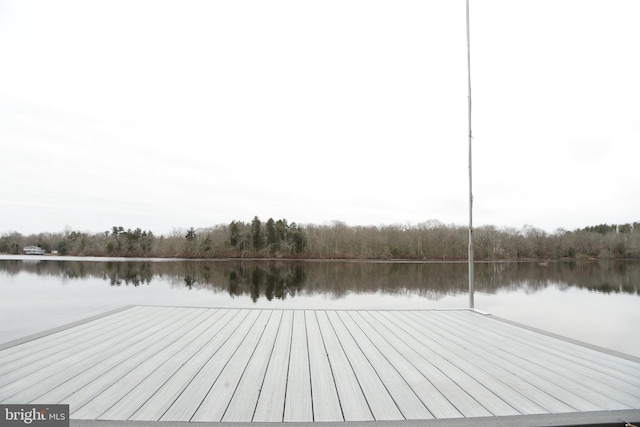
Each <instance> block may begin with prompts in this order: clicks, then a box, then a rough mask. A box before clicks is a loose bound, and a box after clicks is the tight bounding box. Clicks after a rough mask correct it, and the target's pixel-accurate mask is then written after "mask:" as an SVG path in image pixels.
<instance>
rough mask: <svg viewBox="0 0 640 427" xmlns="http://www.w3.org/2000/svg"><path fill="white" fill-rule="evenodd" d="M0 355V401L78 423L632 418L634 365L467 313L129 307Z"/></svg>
mask: <svg viewBox="0 0 640 427" xmlns="http://www.w3.org/2000/svg"><path fill="white" fill-rule="evenodd" d="M3 347H4V348H3ZM0 349H1V350H0V402H2V403H23V404H24V403H47V404H51V403H67V404H69V405H70V410H71V418H72V419H77V420H137V421H141V420H147V421H208V422H220V421H222V422H227V421H231V422H235V421H243V422H260V421H262V422H283V421H284V422H292V421H301V422H307V421H309V422H310V421H338V422H339V421H373V420H378V421H381V420H429V419H458V418H470V417H492V416H518V415H530V414H571V413H583V412H587V411H624V410H638V409H640V362H638V360H637V359H635V358H632V357H629V358H624V357H619V356H618V355H616V354H611V353H608V352H601V351H598V350H596V349H593V348H589V347H585V346H581V345H578V344H576V343H573V342H570V341H567V340H563V339H559V338H556V337H552V336H549V335H545V334H541V333H537V332H535V331H531V330H529V329H526V328H522V327H519V326H517V325H513V324H510V323H508V322H504V321H501V320H499V319H495V318H493V317H492V316H487V315H483V314H480V313H477V312H474V311H470V310H438V311H324V310H259V309H247V310H242V309H206V308H176V307H146V306H136V307H130V308H128V309H126V310H122V311H119V312H117V313H113V314H110V315H107V316H104V317H100V318H97V319H93V320H90V321H88V322H86V323H81V324H77V325H74V326H72V327H69V328H65V329H62V330H59V331H56V332H53V333H50V334H46V335H44V336H41V337H38V338H36V339H32V340H30V341H26V342H22V343H12V344H9V345H5V346H2V347H0Z"/></svg>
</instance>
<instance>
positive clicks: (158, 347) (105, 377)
mask: <svg viewBox="0 0 640 427" xmlns="http://www.w3.org/2000/svg"><path fill="white" fill-rule="evenodd" d="M180 311H183V313H184V315H183V316H178V319H177V320H175V321H174V322H173V323H172V324H170V325H169V326H167V327H166V328H165V330H163V331H162V332H161V333H160V334H155V335H153V336H152V339H150V340H149V342H146V343H144V344H142V343H140V344H138V345H133V346H131V347H130V348H128V349H125V350H123V351H122V352H121V353H120V354H119V355H118V359H120V362H119V363H117V364H110V365H109V369H108V370H105V369H104V367H101V368H100V369H99V371H100V372H101V375H100V376H99V377H98V378H96V379H94V380H93V381H92V382H90V383H88V384H86V385H85V386H84V387H82V389H81V390H82V392H81V393H78V392H77V390H70V391H71V393H72V394H71V395H69V396H67V398H65V399H64V401H65V403H68V404H69V407H70V408H71V411H72V412H71V414H72V415H71V416H72V417H74V418H78V419H79V417H78V416H76V415H75V412H77V411H79V410H81V409H82V407H83V406H84V405H86V404H88V403H89V402H90V401H91V400H93V399H95V398H96V397H97V396H99V395H100V394H102V393H103V392H104V391H105V390H107V389H109V387H111V385H112V384H114V383H115V382H117V381H118V380H119V379H120V378H122V377H123V376H125V375H127V374H128V373H129V372H130V371H132V370H134V369H136V367H138V366H139V365H140V364H142V363H143V362H144V361H145V360H148V359H149V358H150V357H153V355H154V354H156V353H157V352H159V351H162V350H163V349H164V348H166V347H167V346H169V345H171V344H172V343H173V342H174V341H176V340H178V339H180V337H182V336H183V335H184V331H185V328H186V326H187V325H189V323H190V322H191V321H193V319H197V318H199V317H200V316H202V313H201V312H200V313H199V310H198V309H180ZM141 344H142V345H141ZM105 409H106V408H105ZM103 410H104V409H103ZM95 416H96V414H93V413H92V414H90V415H88V416H87V418H89V419H93V418H95Z"/></svg>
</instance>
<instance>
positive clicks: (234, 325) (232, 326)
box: [128, 310, 250, 421]
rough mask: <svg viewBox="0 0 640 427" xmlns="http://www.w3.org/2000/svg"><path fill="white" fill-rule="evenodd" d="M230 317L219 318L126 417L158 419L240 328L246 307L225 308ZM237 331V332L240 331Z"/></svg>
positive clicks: (246, 315)
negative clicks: (200, 345)
mask: <svg viewBox="0 0 640 427" xmlns="http://www.w3.org/2000/svg"><path fill="white" fill-rule="evenodd" d="M227 311H228V312H229V314H230V316H231V317H230V318H227V317H225V319H224V321H221V322H219V325H218V328H217V329H218V332H217V333H216V335H215V336H214V337H213V339H211V341H209V342H208V343H206V345H205V346H204V347H203V348H202V349H201V350H200V351H199V352H198V353H196V354H195V355H194V356H193V357H192V358H191V359H189V360H188V361H187V362H185V363H184V365H182V366H180V367H179V369H178V370H177V371H176V372H175V374H173V375H172V376H171V378H169V379H168V380H167V381H166V382H165V383H164V384H162V385H161V386H160V387H159V388H158V389H157V390H155V391H154V392H153V394H152V396H151V397H149V398H148V399H147V401H146V402H145V403H144V404H143V405H142V406H141V407H140V409H138V410H137V411H136V412H135V413H134V414H133V415H131V416H130V417H129V418H128V419H129V420H132V421H158V420H160V418H161V417H162V416H163V415H164V413H165V412H166V411H167V408H169V407H170V406H171V405H172V404H173V403H174V402H175V401H176V400H177V399H178V397H179V396H180V395H181V394H182V393H183V391H184V390H185V388H187V386H188V385H189V384H190V383H191V382H192V381H193V380H194V379H195V377H196V376H197V375H198V373H199V372H200V371H201V370H202V369H203V368H204V367H205V365H206V364H207V363H208V362H209V360H210V359H211V358H213V357H214V356H215V354H216V353H217V352H218V351H219V350H220V349H221V348H223V345H224V343H225V342H226V341H227V340H229V339H230V338H231V337H232V336H233V335H235V334H237V333H238V330H241V325H242V324H243V322H244V321H245V320H246V319H247V317H248V316H249V313H250V312H249V310H227ZM240 333H241V332H240Z"/></svg>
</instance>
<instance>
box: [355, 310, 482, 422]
mask: <svg viewBox="0 0 640 427" xmlns="http://www.w3.org/2000/svg"><path fill="white" fill-rule="evenodd" d="M367 315H368V316H367V317H370V318H371V317H372V316H371V313H367ZM363 319H364V320H365V322H367V323H368V324H369V326H370V327H371V328H373V329H374V330H377V329H376V327H375V325H374V324H373V323H372V321H373V322H376V323H379V324H380V326H381V327H382V328H384V329H387V331H388V333H390V334H393V331H391V330H390V329H389V328H387V327H386V325H384V324H382V323H380V321H379V320H378V319H375V318H371V321H370V320H367V319H366V318H364V316H363ZM380 336H381V338H382V339H383V340H385V341H386V342H387V344H389V346H390V347H391V348H394V349H396V347H395V346H394V345H393V344H391V343H390V342H389V340H388V339H387V338H386V337H385V336H383V335H382V334H380ZM398 339H400V338H399V337H398ZM400 341H402V343H403V344H405V345H406V346H407V347H409V348H411V346H410V345H409V344H407V343H406V342H405V341H403V340H402V339H400ZM396 351H398V353H399V354H400V356H402V358H403V359H404V360H406V361H407V363H408V364H409V365H411V366H413V368H414V369H415V370H416V371H418V372H419V373H420V375H422V377H423V378H424V379H425V380H426V381H428V382H429V383H430V384H431V386H432V387H433V388H434V389H435V390H438V391H439V392H440V394H441V395H442V397H443V398H444V399H445V400H446V401H447V402H449V403H450V404H451V406H452V407H453V408H454V409H455V410H456V411H458V413H459V414H460V415H461V416H462V417H463V418H469V417H467V416H466V415H464V412H463V411H462V410H461V409H460V408H459V407H458V406H456V404H455V403H454V402H452V401H451V399H449V397H448V396H447V395H446V394H444V393H442V391H440V389H439V388H438V387H437V386H436V385H435V384H434V383H433V381H431V379H429V378H428V377H427V376H426V375H425V374H424V372H422V370H420V368H418V367H417V366H416V365H415V364H414V363H413V362H412V361H411V360H409V359H407V357H406V356H405V355H404V354H403V353H402V352H401V351H399V350H397V349H396ZM416 353H417V352H416ZM417 354H418V355H420V354H419V353H417ZM427 363H429V364H430V365H431V366H433V368H434V369H437V370H439V371H440V372H441V373H442V375H444V376H445V377H447V378H449V377H448V376H447V375H445V374H444V373H443V372H442V371H441V370H440V369H439V368H438V367H437V366H434V365H433V364H432V363H431V362H429V361H427ZM452 382H454V383H455V381H452ZM455 384H457V383H455ZM463 391H464V390H463ZM467 394H468V393H467ZM426 406H427V409H428V410H429V412H431V410H430V409H429V406H428V405H426ZM481 406H482V405H481ZM483 408H484V406H483ZM434 418H435V416H434ZM436 419H437V418H436Z"/></svg>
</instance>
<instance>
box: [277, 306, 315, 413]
mask: <svg viewBox="0 0 640 427" xmlns="http://www.w3.org/2000/svg"><path fill="white" fill-rule="evenodd" d="M293 322H295V316H294V318H293ZM302 323H303V324H304V342H305V344H306V346H307V364H308V365H309V391H310V394H311V421H315V420H316V413H315V411H314V408H313V381H312V380H311V352H310V351H309V333H308V331H307V316H306V314H305V312H304V311H303V312H302ZM291 343H292V345H293V326H292V327H291ZM289 365H291V352H289ZM288 374H289V371H288V370H287V375H288ZM288 379H289V378H288V377H287V380H288ZM287 384H288V381H287ZM286 396H287V395H286V394H285V400H284V405H285V408H286V406H287V398H286ZM283 412H284V411H283ZM282 420H283V421H284V415H283V417H282Z"/></svg>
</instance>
